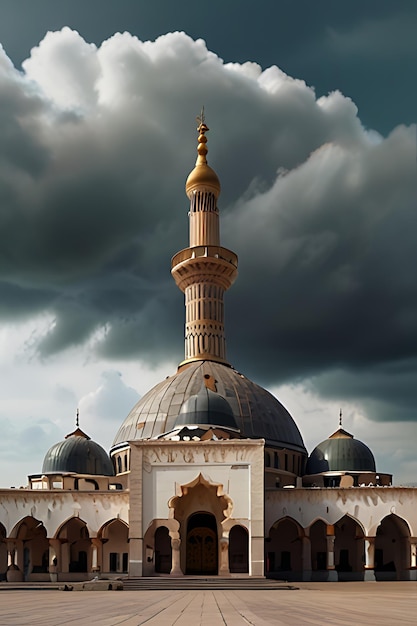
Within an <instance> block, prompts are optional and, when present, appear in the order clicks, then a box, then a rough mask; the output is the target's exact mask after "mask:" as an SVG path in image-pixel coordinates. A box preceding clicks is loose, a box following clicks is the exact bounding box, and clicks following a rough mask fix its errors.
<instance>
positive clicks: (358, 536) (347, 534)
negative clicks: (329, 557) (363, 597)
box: [334, 515, 365, 580]
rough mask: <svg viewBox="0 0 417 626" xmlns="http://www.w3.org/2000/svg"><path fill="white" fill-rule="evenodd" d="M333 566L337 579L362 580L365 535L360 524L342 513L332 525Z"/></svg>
mask: <svg viewBox="0 0 417 626" xmlns="http://www.w3.org/2000/svg"><path fill="white" fill-rule="evenodd" d="M334 534H335V542H334V556H335V566H336V570H337V572H338V578H339V580H363V579H364V566H365V537H364V532H363V530H362V528H361V526H360V525H359V524H358V522H357V521H356V520H354V519H353V518H352V517H350V516H349V515H344V516H343V517H342V518H341V519H340V520H339V521H338V522H336V524H335V526H334Z"/></svg>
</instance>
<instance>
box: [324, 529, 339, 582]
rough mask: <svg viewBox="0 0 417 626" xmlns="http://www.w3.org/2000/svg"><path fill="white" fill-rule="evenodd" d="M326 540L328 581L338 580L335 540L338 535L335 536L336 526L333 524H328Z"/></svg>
mask: <svg viewBox="0 0 417 626" xmlns="http://www.w3.org/2000/svg"><path fill="white" fill-rule="evenodd" d="M326 535H327V536H326V541H327V580H328V581H337V580H338V576H337V572H336V569H335V564H334V542H335V539H336V537H335V536H334V526H332V525H331V524H328V525H327V530H326Z"/></svg>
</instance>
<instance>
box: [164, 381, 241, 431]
mask: <svg viewBox="0 0 417 626" xmlns="http://www.w3.org/2000/svg"><path fill="white" fill-rule="evenodd" d="M203 424H205V425H210V426H223V427H224V428H233V429H235V430H238V427H237V424H236V420H235V416H234V415H233V410H232V407H231V406H230V404H229V403H228V401H227V400H226V399H225V398H223V396H221V395H220V394H218V393H215V392H214V391H211V389H208V388H207V387H205V386H203V387H202V388H201V389H200V391H199V393H198V394H196V395H194V396H190V397H189V398H188V400H186V401H185V402H184V404H183V405H182V407H181V409H180V412H179V414H178V417H177V419H176V420H175V427H177V426H191V425H195V426H198V425H203Z"/></svg>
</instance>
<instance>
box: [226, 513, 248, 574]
mask: <svg viewBox="0 0 417 626" xmlns="http://www.w3.org/2000/svg"><path fill="white" fill-rule="evenodd" d="M229 570H230V573H231V574H247V573H248V572H249V535H248V531H247V530H246V528H243V526H239V525H236V526H233V528H232V529H231V531H230V533H229Z"/></svg>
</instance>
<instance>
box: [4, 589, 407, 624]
mask: <svg viewBox="0 0 417 626" xmlns="http://www.w3.org/2000/svg"><path fill="white" fill-rule="evenodd" d="M297 586H298V587H300V588H299V589H297V590H276V591H267V590H257V591H248V590H233V591H220V590H215V591H91V592H89V591H82V592H76V591H71V592H64V591H56V590H38V591H35V590H18V591H17V590H16V591H12V590H7V589H4V587H3V589H2V590H1V591H0V624H1V626H8V625H11V624H13V625H19V626H38V625H39V626H41V625H42V626H69V625H71V626H75V625H77V626H84V625H86V626H87V625H88V626H96V625H97V626H98V625H100V626H115V625H119V624H120V625H123V626H139V625H141V624H146V626H171V625H174V624H175V626H199V625H204V626H217V625H219V626H220V625H221V626H224V625H225V624H226V625H227V626H247V625H248V624H249V625H255V626H265V625H268V624H277V625H278V626H279V625H294V626H303V625H304V624H305V625H310V624H320V625H323V624H331V626H342V625H345V624H346V625H347V624H349V625H350V626H362V625H363V626H373V625H375V626H397V625H398V626H400V625H401V626H402V625H406V624H413V625H415V624H416V623H417V617H416V616H417V583H415V582H397V583H338V584H337V583H336V584H332V583H328V584H320V583H299V584H298V585H297Z"/></svg>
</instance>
